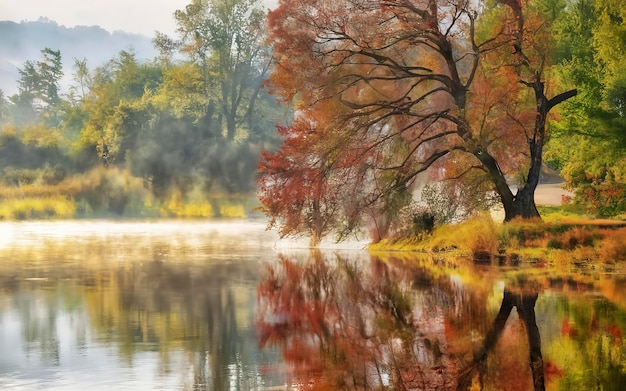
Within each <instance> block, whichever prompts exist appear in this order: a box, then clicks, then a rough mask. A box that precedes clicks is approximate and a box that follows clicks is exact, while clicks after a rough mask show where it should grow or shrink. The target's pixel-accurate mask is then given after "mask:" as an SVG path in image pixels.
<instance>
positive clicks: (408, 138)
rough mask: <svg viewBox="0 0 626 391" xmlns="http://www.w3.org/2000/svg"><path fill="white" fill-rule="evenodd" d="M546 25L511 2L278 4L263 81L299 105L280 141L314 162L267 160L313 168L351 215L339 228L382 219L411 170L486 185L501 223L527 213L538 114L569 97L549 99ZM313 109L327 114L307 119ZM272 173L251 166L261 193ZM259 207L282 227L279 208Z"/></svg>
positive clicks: (274, 178)
mask: <svg viewBox="0 0 626 391" xmlns="http://www.w3.org/2000/svg"><path fill="white" fill-rule="evenodd" d="M550 23H551V20H549V18H546V17H544V15H543V14H542V13H541V12H539V10H538V9H537V8H536V7H534V5H533V3H532V2H520V1H518V0H501V1H486V2H477V3H475V2H469V1H464V0H423V1H419V0H394V1H391V0H378V1H368V2H363V1H355V0H343V1H339V2H325V1H315V0H283V1H281V2H280V4H279V7H278V8H277V9H276V10H274V11H272V12H271V13H270V15H269V25H270V36H271V41H272V43H273V45H274V50H275V57H276V62H277V64H276V68H275V71H274V73H273V74H272V76H271V83H272V86H273V88H274V92H275V93H276V94H278V95H279V96H281V97H282V98H283V99H285V100H286V101H288V102H294V103H295V105H296V108H297V110H298V112H297V115H296V116H295V120H294V125H293V126H292V127H291V128H290V131H291V133H292V134H290V135H288V136H287V138H288V139H290V138H299V139H301V141H300V142H301V143H302V144H303V145H302V146H301V147H300V148H298V151H314V152H313V153H314V155H315V157H314V158H311V157H309V158H302V157H299V156H291V155H290V154H289V152H287V151H285V150H282V151H279V152H278V153H277V154H276V155H275V156H276V157H280V156H282V159H292V160H296V161H297V160H300V161H304V162H310V161H312V160H318V161H324V164H325V166H326V168H325V172H324V174H323V175H324V176H325V178H324V180H325V181H327V182H331V183H333V182H334V183H340V184H341V189H342V191H341V193H342V194H343V195H344V198H343V201H342V202H340V201H338V200H336V199H333V202H335V203H336V204H339V205H341V206H342V208H349V209H344V210H343V211H342V213H343V216H344V219H343V225H344V226H345V227H348V228H349V229H352V228H355V227H357V226H359V224H360V223H362V222H363V221H364V214H368V215H370V216H374V217H375V216H379V215H381V214H382V215H384V214H391V215H393V213H395V212H397V210H398V208H397V206H401V205H402V203H403V202H405V201H403V200H410V194H411V192H412V191H413V186H414V183H415V179H416V177H417V176H418V174H420V173H422V172H426V171H432V170H436V172H435V175H436V176H438V177H440V178H464V177H466V176H468V175H472V176H474V177H478V178H479V179H478V180H481V181H487V182H488V183H490V187H489V189H490V190H491V191H494V192H496V193H497V194H498V196H499V199H500V201H501V203H502V206H503V208H504V212H505V220H511V219H513V218H516V217H524V218H532V217H538V216H539V213H538V211H537V208H536V206H535V202H534V193H535V189H536V187H537V185H538V182H539V176H540V171H541V166H542V158H543V147H544V144H545V142H546V140H547V138H548V133H547V129H546V121H547V120H548V114H549V112H550V111H551V109H552V108H554V107H555V106H556V105H558V104H559V103H561V102H563V101H564V100H567V99H568V98H571V97H572V96H574V95H575V94H576V90H575V89H571V90H568V91H565V92H560V93H558V94H556V95H554V93H553V92H552V91H551V90H552V84H550V83H549V81H548V80H547V79H546V69H547V67H548V66H549V65H550V62H549V59H550V49H551V48H550V46H549V43H550V39H549V38H550V37H549V28H548V26H549V25H550ZM321 105H324V106H326V107H332V112H331V113H324V115H323V116H321V117H320V116H317V117H315V116H312V115H317V114H319V113H320V112H321V110H316V107H319V106H321ZM301 122H305V123H308V124H311V125H310V126H301V125H300V123H301ZM303 129H306V132H308V133H310V134H311V135H300V134H298V133H299V132H301V131H303ZM318 140H323V143H322V144H319V143H318ZM346 156H349V158H345V157H346ZM283 167H284V165H281V164H278V163H277V162H276V161H275V160H269V159H268V160H266V164H264V165H262V174H263V178H262V180H261V184H262V186H263V188H262V192H261V197H262V198H264V195H265V194H266V192H268V191H269V189H270V188H273V187H274V186H279V185H280V186H282V184H283V182H281V181H280V180H279V179H278V178H281V177H285V178H286V177H287V176H289V175H290V174H289V173H288V172H286V171H285V170H284V169H283ZM347 167H350V170H348V171H349V172H350V175H347V174H346V169H347ZM476 174H479V175H476ZM513 177H515V178H518V179H519V183H518V185H519V186H518V189H519V190H517V192H515V193H514V192H513V191H512V190H511V187H510V185H511V184H512V183H511V180H512V178H513ZM273 191H278V192H280V190H275V189H274V190H273ZM355 195H356V196H357V197H356V198H354V196H355ZM309 196H310V197H313V198H314V197H317V195H315V194H313V193H312V194H310V195H309ZM265 198H267V197H265ZM317 201H318V202H324V199H323V198H318V200H317ZM286 202H287V203H288V200H286ZM315 203H316V201H311V202H310V204H312V205H314V204H315ZM266 206H267V204H266ZM270 206H271V207H270V208H268V209H266V212H267V213H268V214H269V215H270V216H273V217H278V218H279V219H283V220H282V222H283V223H284V222H286V221H289V217H288V215H289V213H291V210H290V208H289V207H288V205H287V204H286V203H285V204H282V205H278V206H276V205H270ZM353 211H357V213H354V212H353ZM368 220H369V221H371V218H370V219H368Z"/></svg>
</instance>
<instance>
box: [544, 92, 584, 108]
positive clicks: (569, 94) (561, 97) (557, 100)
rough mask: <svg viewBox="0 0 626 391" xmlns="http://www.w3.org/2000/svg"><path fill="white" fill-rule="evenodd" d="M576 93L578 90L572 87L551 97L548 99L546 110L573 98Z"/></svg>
mask: <svg viewBox="0 0 626 391" xmlns="http://www.w3.org/2000/svg"><path fill="white" fill-rule="evenodd" d="M576 95H578V90H577V89H576V88H574V89H573V90H569V91H566V92H562V93H560V94H558V95H557V96H555V97H553V98H552V99H550V100H549V101H548V111H550V109H552V108H553V107H554V106H556V105H558V104H559V103H561V102H565V101H566V100H568V99H569V98H573V97H575V96H576Z"/></svg>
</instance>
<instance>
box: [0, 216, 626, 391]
mask: <svg viewBox="0 0 626 391" xmlns="http://www.w3.org/2000/svg"><path fill="white" fill-rule="evenodd" d="M264 228H265V226H264V223H262V222H215V221H71V222H3V223H0V351H1V353H0V389H11V390H43V389H45V390H87V389H88V390H104V389H106V390H110V389H119V390H126V389H135V390H154V389H161V390H205V389H206V390H287V389H319V390H322V389H324V390H338V389H358V390H369V389H371V390H377V389H396V390H402V389H405V390H436V389H437V390H452V389H455V390H456V389H467V390H469V389H480V388H481V387H482V389H485V390H500V389H506V390H529V389H543V388H542V387H545V388H546V389H554V390H557V389H563V390H572V389H576V390H586V389H603V390H622V389H626V348H625V345H624V339H623V338H624V335H623V331H624V327H626V285H624V283H625V282H626V274H624V273H623V272H621V271H620V269H619V268H616V267H615V266H612V265H600V266H596V267H590V266H587V267H583V266H581V267H575V266H562V267H561V268H560V269H554V268H546V267H545V266H542V263H541V262H538V263H536V264H528V265H526V264H521V265H510V264H508V263H507V264H504V265H502V266H490V265H476V264H474V263H473V262H472V261H471V260H462V261H460V262H449V261H448V260H446V259H445V258H443V257H426V256H423V255H422V256H420V255H417V254H403V253H394V254H375V255H372V254H368V253H367V252H366V251H363V250H361V249H360V248H362V247H363V243H362V242H355V243H349V244H348V245H346V246H330V245H328V246H327V247H328V248H326V249H323V250H319V251H309V250H308V249H304V248H303V247H304V246H303V245H304V244H306V241H284V240H278V239H277V237H276V235H275V234H274V233H272V232H267V231H265V229H264Z"/></svg>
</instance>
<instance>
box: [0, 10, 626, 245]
mask: <svg viewBox="0 0 626 391" xmlns="http://www.w3.org/2000/svg"><path fill="white" fill-rule="evenodd" d="M620 3H621V2H620V1H618V0H485V1H479V2H474V1H465V0H376V1H365V2H364V1H360V0H341V1H336V2H320V1H314V0H306V1H305V0H282V1H280V2H279V4H278V7H277V8H276V9H274V10H271V11H266V10H264V8H263V4H262V3H261V2H259V1H256V0H235V1H224V0H192V1H191V2H190V3H189V5H188V6H187V7H185V9H182V10H177V11H175V13H174V18H175V20H176V23H177V26H178V29H177V36H176V37H170V36H167V35H165V34H162V33H156V34H155V37H154V38H153V40H152V43H153V45H154V48H155V52H156V53H158V54H157V56H156V57H155V58H153V59H150V60H147V61H146V60H143V59H138V58H137V56H136V54H135V53H134V52H133V50H132V49H128V50H121V51H120V52H119V53H118V54H117V55H116V56H114V57H113V58H111V59H110V60H109V61H107V62H106V63H104V64H103V65H97V66H93V64H91V63H90V62H89V60H88V59H87V58H81V57H73V58H71V59H68V58H66V57H64V55H63V53H62V52H61V51H60V50H59V49H57V48H55V47H53V46H52V45H51V46H50V47H43V48H41V51H40V53H39V55H38V57H36V58H33V59H31V60H28V61H26V62H25V63H23V64H22V65H21V67H19V69H18V71H19V79H18V80H17V81H16V84H17V90H18V91H17V93H15V94H12V95H9V96H5V93H4V92H2V91H1V90H0V127H1V132H0V199H1V200H2V202H0V216H1V217H2V218H6V219H28V218H73V217H107V216H133V217H220V216H224V217H245V216H250V215H251V214H253V213H254V211H255V210H256V209H257V207H258V206H259V205H261V209H262V211H263V212H265V214H266V215H267V216H268V217H269V218H270V224H271V225H274V226H276V227H278V229H279V232H280V233H281V235H283V236H289V235H300V234H306V235H309V236H311V237H313V238H314V241H318V240H320V239H321V238H322V237H324V236H326V235H328V234H329V233H331V232H332V233H337V232H338V233H339V237H338V238H342V237H346V236H347V235H348V234H350V233H353V232H355V231H357V230H360V229H363V228H364V227H365V228H366V229H369V230H370V234H371V236H372V237H373V238H374V240H378V239H380V238H383V237H386V236H391V235H405V234H407V232H408V233H415V232H416V230H419V229H420V227H423V226H430V225H440V224H446V223H450V222H456V221H460V220H463V219H465V218H467V217H469V216H472V215H475V214H477V213H479V212H480V211H483V210H489V209H493V208H494V207H499V208H502V209H503V210H504V212H505V219H506V220H512V219H515V218H518V217H522V218H533V217H539V216H540V214H541V213H540V211H539V209H538V208H537V206H536V205H535V203H534V200H533V196H534V192H535V190H536V187H537V185H538V183H539V181H540V179H541V176H542V173H545V172H548V171H549V172H555V173H558V174H559V175H560V176H561V177H562V178H563V179H564V180H565V184H566V186H567V188H568V189H570V190H572V191H574V197H573V198H572V199H571V200H569V199H568V200H565V201H567V203H566V205H565V206H564V207H563V208H570V209H572V210H576V211H580V212H581V213H586V214H588V215H590V216H594V217H618V218H619V217H620V216H621V217H623V216H624V213H625V212H626V201H625V199H626V132H625V131H624V129H625V126H626V122H625V117H624V116H625V114H626V113H625V112H624V107H625V103H624V102H626V76H624V75H626V72H624V71H626V69H624V68H625V67H626V61H625V60H626V58H625V57H626V50H624V48H626V23H624V19H625V18H626V9H624V7H622V6H621V4H620ZM66 63H70V64H72V74H71V75H70V76H71V80H72V81H71V85H70V87H69V88H68V89H67V91H65V90H62V88H61V85H60V81H61V80H62V79H63V78H64V77H65V78H67V76H68V75H64V72H63V66H64V64H66ZM425 183H426V185H425V186H424V184H425ZM513 189H515V190H513ZM257 195H258V197H259V199H260V203H259V200H258V199H257Z"/></svg>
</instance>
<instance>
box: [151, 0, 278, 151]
mask: <svg viewBox="0 0 626 391" xmlns="http://www.w3.org/2000/svg"><path fill="white" fill-rule="evenodd" d="M174 15H175V18H176V23H177V25H178V32H179V34H180V41H179V48H180V51H181V52H182V53H183V54H185V55H186V56H187V58H188V59H189V61H191V62H192V63H193V64H195V65H196V66H198V67H199V69H200V73H201V75H202V78H203V84H204V88H205V94H206V95H207V96H208V97H209V98H208V99H209V101H208V102H207V106H206V114H207V115H215V116H216V117H217V121H218V122H219V123H220V126H221V127H222V131H223V132H224V136H225V138H226V139H227V140H229V141H232V140H234V139H235V137H236V136H237V137H245V136H247V134H245V133H247V132H249V131H250V128H251V127H252V126H253V124H254V123H255V121H256V119H257V116H258V113H257V112H256V110H255V104H256V101H257V99H258V96H259V93H260V91H261V87H262V82H263V79H264V78H265V74H266V72H267V70H268V66H269V59H270V55H269V51H268V48H267V46H266V45H265V44H264V39H265V24H264V21H265V13H264V12H263V11H262V9H261V2H260V1H258V0H234V1H231V0H193V1H192V2H191V3H190V4H189V5H187V7H186V8H185V9H184V10H177V11H176V12H175V14H174ZM157 38H158V39H157V40H156V43H158V47H159V48H160V51H161V53H162V54H167V53H170V52H171V48H172V43H173V41H172V40H171V39H168V38H167V37H165V36H163V35H158V36H157ZM241 133H244V134H243V135H242V134H241Z"/></svg>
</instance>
